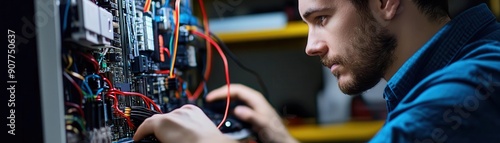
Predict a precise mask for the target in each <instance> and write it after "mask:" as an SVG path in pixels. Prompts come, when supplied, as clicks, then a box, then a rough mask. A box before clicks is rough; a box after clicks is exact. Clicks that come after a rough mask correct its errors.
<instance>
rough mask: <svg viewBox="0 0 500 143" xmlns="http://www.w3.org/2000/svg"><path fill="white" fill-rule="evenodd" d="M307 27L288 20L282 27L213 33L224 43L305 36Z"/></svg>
mask: <svg viewBox="0 0 500 143" xmlns="http://www.w3.org/2000/svg"><path fill="white" fill-rule="evenodd" d="M307 32H308V27H307V25H306V24H305V23H303V22H290V23H288V25H287V26H286V27H285V28H283V29H276V30H262V31H248V32H232V33H215V34H216V35H217V36H218V37H219V38H220V39H221V40H222V41H224V42H225V43H235V42H249V41H259V40H273V39H284V38H294V37H305V36H307Z"/></svg>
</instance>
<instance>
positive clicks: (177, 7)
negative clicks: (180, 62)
mask: <svg viewBox="0 0 500 143" xmlns="http://www.w3.org/2000/svg"><path fill="white" fill-rule="evenodd" d="M180 5H181V0H176V1H175V15H176V16H175V29H174V32H175V41H174V53H173V55H172V57H173V58H172V60H171V62H172V63H171V66H170V78H173V77H174V66H175V60H176V59H175V58H177V46H179V26H180V20H179V17H180V13H181V10H180Z"/></svg>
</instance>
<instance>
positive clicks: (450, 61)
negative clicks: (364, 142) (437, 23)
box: [370, 4, 500, 143]
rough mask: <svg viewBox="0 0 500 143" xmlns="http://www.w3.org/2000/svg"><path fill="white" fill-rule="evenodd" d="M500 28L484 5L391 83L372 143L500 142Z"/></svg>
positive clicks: (443, 32)
mask: <svg viewBox="0 0 500 143" xmlns="http://www.w3.org/2000/svg"><path fill="white" fill-rule="evenodd" d="M498 41H500V24H499V23H498V22H497V21H496V18H495V16H494V15H493V14H492V13H491V11H490V10H489V9H488V7H487V5H485V4H481V5H478V6H475V7H473V8H470V9H468V10H466V11H464V12H462V13H461V14H460V15H458V16H457V17H455V18H453V19H452V20H451V21H450V22H448V23H447V24H446V25H445V26H444V27H443V28H442V29H440V30H439V31H438V33H436V34H435V35H434V36H433V37H432V39H431V40H430V41H428V42H427V43H426V44H425V45H424V46H423V47H422V48H420V49H419V50H418V51H417V52H416V53H415V54H414V55H413V56H412V57H410V58H409V59H408V60H407V61H406V62H405V63H404V64H403V66H402V67H401V68H400V69H399V70H398V71H397V72H396V73H395V75H394V76H393V77H392V78H391V79H390V80H389V81H388V82H387V87H386V89H385V91H384V98H385V99H386V100H387V110H388V112H389V113H388V116H387V120H386V123H385V125H384V126H383V127H382V129H381V130H380V131H379V132H378V133H377V134H376V135H375V137H374V138H372V140H371V141H370V142H374V143H379V142H398V143H399V142H405V143H406V142H412V143H420V142H425V143H428V142H429V143H432V142H438V143H439V142H451V143H457V142H477V143H488V142H497V143H499V142H500V43H499V42H498Z"/></svg>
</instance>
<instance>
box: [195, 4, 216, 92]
mask: <svg viewBox="0 0 500 143" xmlns="http://www.w3.org/2000/svg"><path fill="white" fill-rule="evenodd" d="M198 2H199V3H200V9H201V13H202V16H203V27H204V29H205V35H206V36H210V27H209V25H208V17H207V12H206V11H205V4H204V3H203V0H198ZM205 42H206V47H207V60H206V63H205V65H206V68H205V74H204V76H203V79H204V80H203V81H202V82H201V83H200V84H199V85H198V87H197V88H196V90H195V92H194V93H193V97H194V100H196V99H197V98H198V97H199V96H200V94H201V93H202V92H203V87H204V86H205V85H206V82H207V81H208V79H209V78H210V74H211V71H212V47H210V42H209V41H208V40H205Z"/></svg>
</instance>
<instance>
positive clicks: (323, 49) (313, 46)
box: [306, 32, 328, 56]
mask: <svg viewBox="0 0 500 143" xmlns="http://www.w3.org/2000/svg"><path fill="white" fill-rule="evenodd" d="M327 52H328V47H327V46H326V44H325V43H324V42H322V40H320V39H319V37H318V36H316V35H315V34H312V33H311V32H309V35H308V38H307V45H306V54H307V55H309V56H322V55H325V54H326V53H327Z"/></svg>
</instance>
